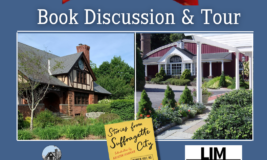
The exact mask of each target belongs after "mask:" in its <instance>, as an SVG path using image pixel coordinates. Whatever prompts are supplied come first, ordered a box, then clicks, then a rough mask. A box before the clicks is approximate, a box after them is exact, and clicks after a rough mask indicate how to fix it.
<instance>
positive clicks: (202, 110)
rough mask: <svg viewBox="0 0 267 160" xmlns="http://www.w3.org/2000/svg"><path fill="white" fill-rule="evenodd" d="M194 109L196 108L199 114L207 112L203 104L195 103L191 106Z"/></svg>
mask: <svg viewBox="0 0 267 160" xmlns="http://www.w3.org/2000/svg"><path fill="white" fill-rule="evenodd" d="M191 107H192V108H194V109H195V110H196V111H197V114H201V113H203V112H204V111H205V110H206V106H205V105H203V104H202V103H195V104H193V105H191Z"/></svg>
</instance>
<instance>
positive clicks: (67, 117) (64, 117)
mask: <svg viewBox="0 0 267 160" xmlns="http://www.w3.org/2000/svg"><path fill="white" fill-rule="evenodd" d="M53 114H54V115H56V116H58V117H60V118H62V119H72V117H71V116H68V115H66V114H63V113H60V112H54V113H53Z"/></svg>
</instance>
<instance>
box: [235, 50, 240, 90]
mask: <svg viewBox="0 0 267 160" xmlns="http://www.w3.org/2000/svg"><path fill="white" fill-rule="evenodd" d="M239 87H240V86H239V51H236V55H235V89H239Z"/></svg>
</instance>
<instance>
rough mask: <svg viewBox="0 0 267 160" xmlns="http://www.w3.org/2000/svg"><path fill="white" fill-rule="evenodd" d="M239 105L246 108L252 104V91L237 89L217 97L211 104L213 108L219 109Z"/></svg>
mask: <svg viewBox="0 0 267 160" xmlns="http://www.w3.org/2000/svg"><path fill="white" fill-rule="evenodd" d="M232 104H239V105H241V106H247V105H250V104H252V91H251V90H245V89H239V90H234V91H232V92H229V93H225V95H222V96H220V97H218V98H217V99H216V100H215V102H214V103H213V104H212V107H213V108H219V107H220V106H222V105H232Z"/></svg>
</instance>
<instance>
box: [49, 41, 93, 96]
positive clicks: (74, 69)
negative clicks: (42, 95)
mask: <svg viewBox="0 0 267 160" xmlns="http://www.w3.org/2000/svg"><path fill="white" fill-rule="evenodd" d="M89 49H90V47H89V46H87V45H81V44H80V45H79V46H77V51H79V52H78V53H75V54H71V55H68V56H64V57H58V58H54V59H51V60H50V65H51V67H53V65H55V64H56V63H57V62H60V63H61V64H62V66H63V68H62V69H57V70H55V71H52V72H51V74H52V75H53V76H55V77H57V78H58V79H59V80H60V81H62V82H64V83H65V84H67V85H68V86H70V87H73V88H79V89H84V90H90V91H94V81H96V77H95V75H94V73H93V71H92V69H91V67H90V59H89Z"/></svg>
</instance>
